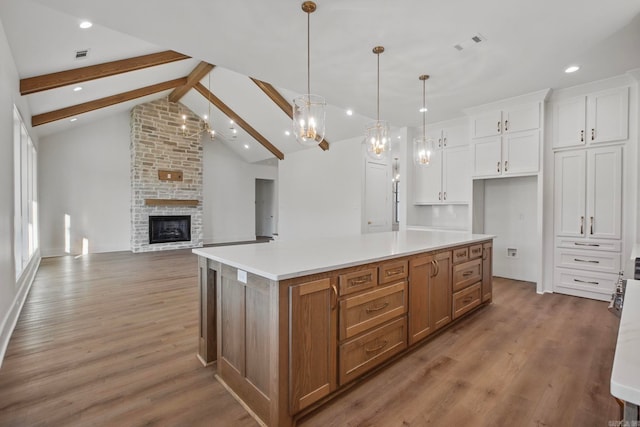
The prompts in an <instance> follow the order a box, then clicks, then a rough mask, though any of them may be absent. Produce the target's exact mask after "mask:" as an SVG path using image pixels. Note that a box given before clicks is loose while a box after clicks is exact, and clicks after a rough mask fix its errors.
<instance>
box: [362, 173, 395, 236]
mask: <svg viewBox="0 0 640 427" xmlns="http://www.w3.org/2000/svg"><path fill="white" fill-rule="evenodd" d="M389 169H390V168H389V165H387V164H384V163H378V162H375V161H372V160H367V163H366V168H365V202H364V205H365V213H364V214H365V216H364V219H365V221H366V223H365V227H364V230H365V232H367V233H375V232H379V231H391V213H392V211H391V192H392V191H393V187H392V185H391V184H392V182H391V172H390V170H389Z"/></svg>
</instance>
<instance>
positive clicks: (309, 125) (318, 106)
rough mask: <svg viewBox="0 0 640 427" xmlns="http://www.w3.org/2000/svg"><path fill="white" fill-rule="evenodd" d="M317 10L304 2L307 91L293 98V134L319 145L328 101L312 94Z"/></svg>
mask: <svg viewBox="0 0 640 427" xmlns="http://www.w3.org/2000/svg"><path fill="white" fill-rule="evenodd" d="M315 10H316V4H315V3H314V2H312V1H305V2H304V3H302V11H303V12H305V13H306V14H307V93H306V94H305V95H301V96H299V97H297V98H295V99H294V100H293V115H292V119H293V134H294V135H295V137H296V141H298V143H300V144H302V145H305V146H313V145H317V144H319V143H320V142H322V140H323V139H324V131H325V118H326V113H325V108H326V105H327V103H326V102H325V100H324V98H323V97H322V96H319V95H312V94H311V53H310V52H311V42H310V39H311V37H310V29H309V28H310V16H311V14H312V13H313V12H314V11H315Z"/></svg>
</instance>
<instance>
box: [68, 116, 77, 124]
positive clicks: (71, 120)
mask: <svg viewBox="0 0 640 427" xmlns="http://www.w3.org/2000/svg"><path fill="white" fill-rule="evenodd" d="M76 120H78V118H77V117H74V118H72V119H69V121H70V122H71V123H73V122H75V121H76Z"/></svg>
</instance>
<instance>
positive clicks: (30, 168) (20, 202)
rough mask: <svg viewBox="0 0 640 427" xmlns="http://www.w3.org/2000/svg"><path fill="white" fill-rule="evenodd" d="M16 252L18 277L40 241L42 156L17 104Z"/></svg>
mask: <svg viewBox="0 0 640 427" xmlns="http://www.w3.org/2000/svg"><path fill="white" fill-rule="evenodd" d="M13 161H14V255H15V269H16V281H17V280H18V279H19V278H20V276H21V275H22V272H23V271H24V269H25V267H26V266H27V265H28V264H29V262H30V261H31V258H32V257H33V254H34V253H35V252H36V250H37V249H38V246H39V242H38V176H37V170H38V156H37V151H36V148H35V146H34V144H33V141H32V140H31V138H30V137H29V134H28V133H27V128H26V127H25V125H24V122H23V121H22V117H21V116H20V113H19V112H18V109H17V108H16V107H15V106H14V108H13Z"/></svg>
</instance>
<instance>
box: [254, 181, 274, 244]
mask: <svg viewBox="0 0 640 427" xmlns="http://www.w3.org/2000/svg"><path fill="white" fill-rule="evenodd" d="M274 216H275V184H274V181H273V180H272V179H256V236H266V237H271V236H273V233H274V231H275V230H274Z"/></svg>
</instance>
